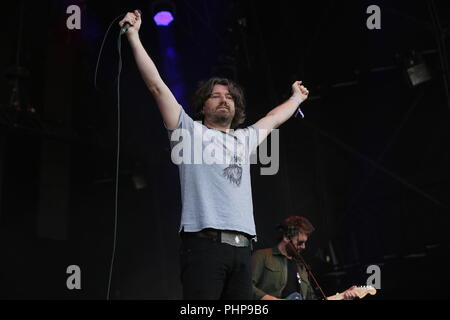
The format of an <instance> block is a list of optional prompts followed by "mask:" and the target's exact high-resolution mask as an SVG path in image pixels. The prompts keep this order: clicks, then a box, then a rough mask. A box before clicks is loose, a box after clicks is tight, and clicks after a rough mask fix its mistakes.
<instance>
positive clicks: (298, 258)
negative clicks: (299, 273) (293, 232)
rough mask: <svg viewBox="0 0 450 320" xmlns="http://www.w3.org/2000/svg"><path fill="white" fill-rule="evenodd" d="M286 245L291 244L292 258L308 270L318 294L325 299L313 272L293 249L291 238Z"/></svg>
mask: <svg viewBox="0 0 450 320" xmlns="http://www.w3.org/2000/svg"><path fill="white" fill-rule="evenodd" d="M288 245H290V246H291V251H292V252H293V253H294V256H293V257H292V259H294V261H296V262H299V263H302V264H303V265H304V266H305V269H306V271H307V272H308V275H309V278H310V279H311V280H312V281H313V282H314V284H315V286H316V288H318V289H319V291H320V294H321V295H322V297H323V299H324V300H327V296H326V295H325V293H324V292H323V290H322V287H321V286H320V285H319V282H318V281H317V279H316V277H315V276H314V274H313V272H312V271H311V268H310V267H309V266H308V264H307V263H306V262H305V259H303V257H302V255H301V254H300V252H298V251H297V250H296V249H295V245H294V244H293V243H292V240H291V241H290V242H289V243H288Z"/></svg>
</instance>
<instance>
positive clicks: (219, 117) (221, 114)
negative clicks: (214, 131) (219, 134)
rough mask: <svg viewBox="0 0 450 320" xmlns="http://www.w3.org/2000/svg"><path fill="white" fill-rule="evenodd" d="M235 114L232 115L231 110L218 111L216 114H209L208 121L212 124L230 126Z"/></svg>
mask: <svg viewBox="0 0 450 320" xmlns="http://www.w3.org/2000/svg"><path fill="white" fill-rule="evenodd" d="M233 118H234V114H232V113H231V112H230V111H229V109H228V111H224V110H220V109H219V110H216V112H214V113H212V114H209V116H208V121H209V122H210V123H215V124H218V125H221V126H227V125H230V124H231V122H232V121H233Z"/></svg>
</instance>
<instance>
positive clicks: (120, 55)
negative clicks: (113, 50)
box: [94, 14, 124, 300]
mask: <svg viewBox="0 0 450 320" xmlns="http://www.w3.org/2000/svg"><path fill="white" fill-rule="evenodd" d="M123 16H124V14H121V15H120V16H118V17H116V18H115V19H114V20H113V21H112V22H111V23H110V24H109V27H108V29H107V30H106V33H105V36H104V37H103V41H102V44H101V46H100V51H99V54H98V58H97V64H96V66H95V75H94V87H95V88H96V89H97V74H98V68H99V65H100V58H101V55H102V52H103V47H104V45H105V41H106V38H107V36H108V33H109V31H110V29H111V27H112V26H113V24H114V23H115V22H116V21H117V20H118V19H120V18H122V17H123ZM121 35H122V34H121V32H120V31H119V37H118V39H117V50H118V53H119V63H118V70H117V147H116V170H115V180H114V182H115V186H114V197H115V198H114V236H113V249H112V254H111V263H110V268H109V275H108V289H107V293H106V300H110V294H111V282H112V274H113V268H114V261H115V256H116V246H117V220H118V198H119V164H120V75H121V73H122V42H121Z"/></svg>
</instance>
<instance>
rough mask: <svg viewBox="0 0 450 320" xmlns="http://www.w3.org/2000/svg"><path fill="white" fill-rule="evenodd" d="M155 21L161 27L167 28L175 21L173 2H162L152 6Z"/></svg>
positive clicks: (164, 0)
mask: <svg viewBox="0 0 450 320" xmlns="http://www.w3.org/2000/svg"><path fill="white" fill-rule="evenodd" d="M152 12H153V20H154V21H155V24H156V25H157V26H159V27H167V26H169V25H170V24H171V23H172V22H173V21H174V20H175V5H174V3H173V2H172V1H168V0H161V1H156V2H153V4H152Z"/></svg>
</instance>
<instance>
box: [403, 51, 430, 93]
mask: <svg viewBox="0 0 450 320" xmlns="http://www.w3.org/2000/svg"><path fill="white" fill-rule="evenodd" d="M406 73H407V75H408V79H409V83H410V85H411V86H413V87H416V86H418V85H420V84H422V83H425V82H428V81H430V80H431V79H432V75H431V72H430V69H429V68H428V66H427V64H426V62H425V61H424V59H423V57H422V55H420V54H418V53H416V52H414V51H413V52H412V53H411V55H410V57H408V58H407V60H406Z"/></svg>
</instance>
